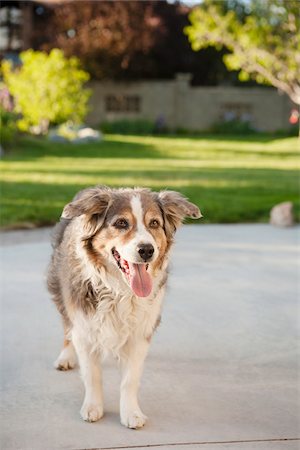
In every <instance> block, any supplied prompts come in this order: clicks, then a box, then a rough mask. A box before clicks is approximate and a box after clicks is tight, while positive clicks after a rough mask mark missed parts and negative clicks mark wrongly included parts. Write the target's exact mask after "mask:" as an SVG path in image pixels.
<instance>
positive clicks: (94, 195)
mask: <svg viewBox="0 0 300 450" xmlns="http://www.w3.org/2000/svg"><path fill="white" fill-rule="evenodd" d="M111 203H112V191H111V189H109V188H107V187H106V186H96V187H94V188H88V189H83V190H82V191H80V192H78V194H76V196H75V197H74V199H73V200H72V202H71V203H68V204H67V205H66V206H65V207H64V209H63V212H62V215H61V219H68V220H71V219H73V218H74V217H79V216H82V215H85V216H86V226H85V228H86V231H87V233H88V235H91V234H93V233H94V232H96V230H97V229H98V228H99V227H100V226H101V225H102V224H103V222H104V219H105V217H106V213H107V211H108V209H109V207H110V205H111Z"/></svg>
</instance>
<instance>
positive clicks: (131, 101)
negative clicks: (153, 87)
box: [105, 95, 141, 112]
mask: <svg viewBox="0 0 300 450" xmlns="http://www.w3.org/2000/svg"><path fill="white" fill-rule="evenodd" d="M140 109H141V99H140V97H139V96H138V95H107V96H106V98H105V110H106V111H107V112H139V111H140Z"/></svg>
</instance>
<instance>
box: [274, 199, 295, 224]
mask: <svg viewBox="0 0 300 450" xmlns="http://www.w3.org/2000/svg"><path fill="white" fill-rule="evenodd" d="M270 223H271V225H274V226H276V227H282V228H285V227H291V226H293V225H294V213H293V203H292V202H283V203H279V204H278V205H275V206H273V208H272V209H271V212H270Z"/></svg>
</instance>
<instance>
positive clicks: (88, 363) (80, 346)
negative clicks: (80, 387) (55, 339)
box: [72, 328, 103, 422]
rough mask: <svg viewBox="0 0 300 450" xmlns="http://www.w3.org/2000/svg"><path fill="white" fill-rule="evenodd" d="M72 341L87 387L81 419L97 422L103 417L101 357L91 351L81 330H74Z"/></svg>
mask: <svg viewBox="0 0 300 450" xmlns="http://www.w3.org/2000/svg"><path fill="white" fill-rule="evenodd" d="M72 341H73V344H74V347H75V349H76V353H77V356H78V360H79V365H80V372H81V376H82V379H83V383H84V387H85V397H84V401H83V404H82V407H81V410H80V414H81V417H82V418H83V419H84V420H86V421H88V422H96V421H97V420H99V419H101V417H102V416H103V391H102V374H101V367H100V356H99V354H98V353H96V352H92V351H91V347H90V344H89V343H88V342H87V341H86V339H85V338H84V336H83V335H82V334H81V333H80V332H79V330H76V328H75V329H73V332H72Z"/></svg>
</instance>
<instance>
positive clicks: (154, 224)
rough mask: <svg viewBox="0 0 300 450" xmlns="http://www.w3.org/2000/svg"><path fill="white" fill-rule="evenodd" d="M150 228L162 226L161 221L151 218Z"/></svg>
mask: <svg viewBox="0 0 300 450" xmlns="http://www.w3.org/2000/svg"><path fill="white" fill-rule="evenodd" d="M149 226H150V228H158V227H159V226H160V223H159V221H158V220H156V219H153V220H151V222H150V223H149Z"/></svg>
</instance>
